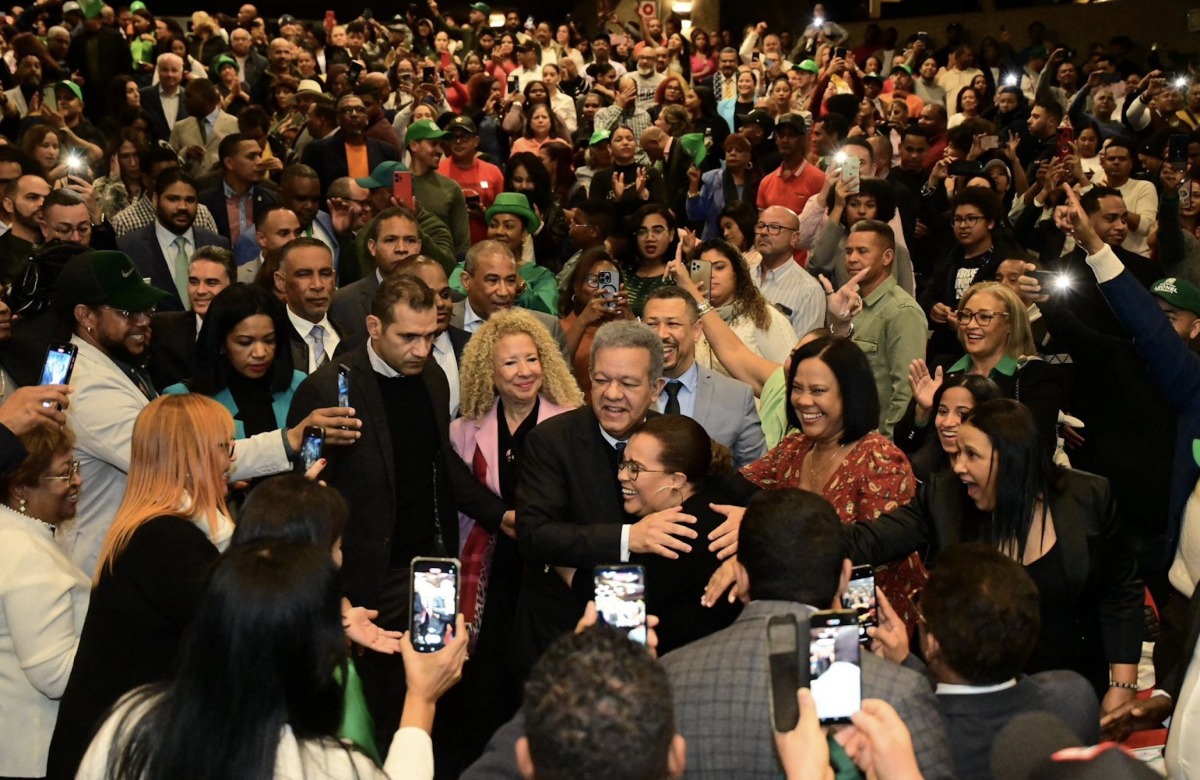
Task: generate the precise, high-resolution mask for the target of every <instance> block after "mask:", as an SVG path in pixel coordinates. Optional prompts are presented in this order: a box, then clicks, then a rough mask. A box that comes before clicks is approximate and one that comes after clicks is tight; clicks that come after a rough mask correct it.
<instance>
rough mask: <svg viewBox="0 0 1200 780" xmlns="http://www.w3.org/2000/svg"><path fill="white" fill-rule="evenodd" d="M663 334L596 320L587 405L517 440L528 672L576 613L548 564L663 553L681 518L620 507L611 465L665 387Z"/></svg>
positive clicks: (521, 628)
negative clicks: (632, 514) (520, 446)
mask: <svg viewBox="0 0 1200 780" xmlns="http://www.w3.org/2000/svg"><path fill="white" fill-rule="evenodd" d="M662 371H663V356H662V342H661V340H660V339H659V337H658V335H657V334H655V333H654V331H652V330H650V329H649V328H647V327H646V326H645V325H642V324H641V323H638V322H632V321H627V320H618V321H615V322H611V323H608V324H606V325H603V326H601V328H600V329H599V330H598V331H596V337H595V339H594V341H593V342H592V367H591V375H592V405H591V406H590V407H582V408H579V409H576V410H574V411H571V412H567V413H566V414H562V415H559V416H557V417H554V418H551V419H549V420H546V421H545V422H543V423H542V424H540V425H538V426H537V427H536V428H534V429H533V431H531V432H530V434H529V437H528V438H527V439H526V442H525V464H524V465H523V466H522V468H521V479H520V482H519V483H518V485H517V518H518V519H517V544H518V546H519V548H520V551H521V556H522V558H524V560H525V562H526V563H527V564H529V565H528V566H527V567H526V575H525V580H524V583H523V586H522V590H521V596H520V599H519V600H518V604H517V617H516V631H515V632H514V637H513V639H514V642H515V647H514V650H515V651H516V657H517V659H518V663H519V664H520V665H521V666H522V667H523V669H522V670H521V671H523V672H524V671H527V670H528V668H529V666H531V665H532V664H533V662H534V661H536V660H537V658H538V656H539V655H541V653H542V651H543V650H545V648H546V647H547V645H549V643H550V642H551V641H553V640H554V638H555V637H557V636H558V635H559V634H561V633H563V632H564V631H567V630H569V629H570V628H571V626H573V625H574V624H575V621H577V620H578V619H579V616H580V614H582V604H580V603H579V602H578V600H577V599H576V598H575V597H574V596H573V595H572V593H571V591H570V588H568V586H567V585H566V584H565V583H564V581H563V579H562V577H560V576H559V574H558V572H557V571H555V570H554V568H553V567H555V566H569V567H572V568H577V569H579V570H580V571H581V572H585V573H586V572H590V571H591V568H592V567H593V566H595V565H596V564H598V563H606V562H615V561H627V560H629V554H630V553H631V552H637V553H644V552H651V553H654V552H657V553H664V552H668V548H670V547H672V546H674V547H675V548H676V549H678V546H679V545H680V544H681V543H680V542H679V540H678V539H676V538H674V537H673V536H672V534H677V533H680V532H681V531H683V530H684V529H685V527H686V526H683V525H680V524H678V523H674V522H671V521H670V520H669V519H663V518H662V517H660V516H658V515H654V516H651V518H649V519H643V520H640V521H638V522H636V523H633V522H632V518H629V517H628V516H627V515H626V514H625V511H624V508H623V505H622V501H621V486H620V483H618V482H617V465H618V462H619V461H620V459H621V452H622V451H623V450H624V449H625V442H626V441H627V440H628V438H629V436H630V434H631V433H632V432H633V430H634V429H635V428H637V426H638V425H640V424H641V423H642V421H643V420H645V419H646V415H647V414H648V413H651V407H652V406H653V404H654V401H655V399H657V398H658V394H659V392H660V391H661V390H662V386H663V378H662Z"/></svg>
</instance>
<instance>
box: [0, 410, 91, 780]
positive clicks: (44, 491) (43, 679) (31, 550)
mask: <svg viewBox="0 0 1200 780" xmlns="http://www.w3.org/2000/svg"><path fill="white" fill-rule="evenodd" d="M20 442H21V446H22V447H24V448H25V451H26V452H27V453H28V454H27V455H26V457H25V459H24V460H23V461H21V463H20V465H18V466H17V468H16V469H15V470H14V471H13V472H12V473H11V474H9V475H8V476H6V477H4V478H3V479H2V480H0V495H2V496H3V497H4V498H3V506H0V647H3V648H4V650H3V651H0V701H3V702H4V706H3V707H0V740H3V744H4V749H3V750H0V776H3V777H44V776H45V774H46V756H47V754H48V753H49V751H50V736H51V734H53V733H54V721H55V719H56V718H57V717H58V699H59V698H60V697H61V696H62V693H63V689H64V688H66V687H67V678H68V677H70V675H71V666H72V665H73V664H74V662H75V651H76V650H77V649H78V647H79V634H80V632H81V631H82V630H83V621H84V616H85V615H86V614H87V609H88V600H89V598H90V596H91V592H92V587H91V581H90V580H88V577H87V575H86V574H84V573H83V572H82V571H80V570H79V567H77V566H76V565H75V564H74V563H72V562H71V560H70V559H69V558H68V557H67V556H66V555H65V554H64V553H63V552H62V550H61V549H60V548H59V546H58V545H57V544H56V543H55V541H54V530H55V528H56V527H57V526H58V525H59V524H60V523H63V522H65V521H67V520H70V519H71V518H73V517H74V516H75V504H76V499H78V498H79V489H80V486H81V485H82V484H83V480H81V479H80V478H79V462H78V461H76V460H74V457H75V452H74V447H75V437H74V436H73V435H71V431H70V430H69V429H66V428H59V427H58V426H54V425H42V426H38V427H36V428H34V429H32V430H31V431H29V432H28V433H25V434H24V435H22V436H21V437H20Z"/></svg>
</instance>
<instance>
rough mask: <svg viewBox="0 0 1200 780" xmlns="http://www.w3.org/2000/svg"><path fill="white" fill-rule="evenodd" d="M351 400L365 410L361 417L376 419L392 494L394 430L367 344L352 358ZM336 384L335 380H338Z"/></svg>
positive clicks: (376, 432)
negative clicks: (389, 420) (389, 425)
mask: <svg viewBox="0 0 1200 780" xmlns="http://www.w3.org/2000/svg"><path fill="white" fill-rule="evenodd" d="M350 367H351V371H350V399H351V403H353V404H355V405H356V406H357V405H358V404H359V403H361V404H362V406H363V410H364V413H362V414H359V415H358V417H359V419H360V420H364V421H365V420H372V421H375V424H374V425H371V426H370V429H371V430H373V431H374V433H375V441H377V442H378V443H379V455H380V457H381V458H382V459H383V467H384V469H383V470H384V472H385V473H386V474H387V481H388V488H389V490H390V491H391V493H390V495H393V496H395V495H396V461H395V458H394V457H393V454H392V432H391V429H390V428H389V427H388V423H387V409H385V408H384V406H383V396H382V395H381V394H380V392H379V385H377V384H376V383H375V369H373V368H371V359H370V358H369V357H368V356H367V348H366V346H363V347H360V348H359V349H358V350H356V351H355V352H354V354H353V356H352V358H351V360H350ZM335 383H336V379H335Z"/></svg>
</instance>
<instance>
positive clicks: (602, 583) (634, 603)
mask: <svg viewBox="0 0 1200 780" xmlns="http://www.w3.org/2000/svg"><path fill="white" fill-rule="evenodd" d="M594 577H595V580H594V582H595V588H596V612H597V613H598V614H599V615H600V620H601V621H603V622H605V623H607V624H608V625H610V626H613V627H614V628H619V629H621V630H623V631H625V632H626V633H627V634H628V636H629V638H630V639H632V640H633V641H634V642H637V643H639V644H643V645H644V644H646V570H645V569H644V568H643V567H641V566H638V565H636V564H630V563H614V564H607V565H602V566H597V567H596V569H595V572H594Z"/></svg>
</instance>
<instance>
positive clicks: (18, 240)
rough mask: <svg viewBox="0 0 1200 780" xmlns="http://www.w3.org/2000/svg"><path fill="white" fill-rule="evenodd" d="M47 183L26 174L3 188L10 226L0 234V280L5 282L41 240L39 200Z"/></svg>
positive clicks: (11, 278)
mask: <svg viewBox="0 0 1200 780" xmlns="http://www.w3.org/2000/svg"><path fill="white" fill-rule="evenodd" d="M49 194H50V185H49V184H47V183H46V180H45V179H43V178H42V177H41V176H35V175H33V174H26V175H24V176H20V177H18V178H17V179H15V180H13V181H11V182H9V184H8V186H7V187H5V189H4V210H5V211H7V212H8V213H9V214H12V227H11V228H10V229H9V231H8V232H7V233H5V234H4V235H3V236H0V283H3V284H8V283H9V282H11V281H12V280H13V277H14V276H15V275H16V273H17V271H18V270H20V268H21V266H22V264H24V262H25V259H26V258H28V257H29V255H30V254H31V253H32V252H33V247H34V245H35V244H39V243H41V241H42V229H41V223H42V202H43V201H44V200H45V199H46V196H47V195H49Z"/></svg>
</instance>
